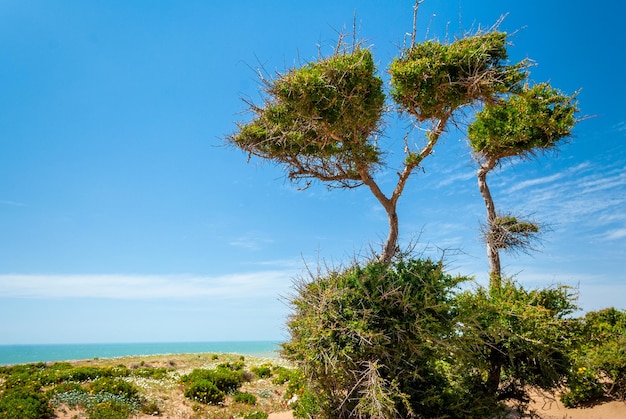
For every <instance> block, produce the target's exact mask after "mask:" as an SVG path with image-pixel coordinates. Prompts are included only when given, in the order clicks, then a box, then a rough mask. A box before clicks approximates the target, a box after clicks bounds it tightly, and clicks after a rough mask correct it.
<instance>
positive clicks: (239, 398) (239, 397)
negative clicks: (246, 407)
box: [233, 392, 256, 405]
mask: <svg viewBox="0 0 626 419" xmlns="http://www.w3.org/2000/svg"><path fill="white" fill-rule="evenodd" d="M233 400H234V401H235V402H236V403H244V404H251V405H255V404H256V397H255V396H254V395H253V394H250V393H247V392H244V393H236V394H235V395H234V396H233Z"/></svg>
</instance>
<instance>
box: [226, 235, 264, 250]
mask: <svg viewBox="0 0 626 419" xmlns="http://www.w3.org/2000/svg"><path fill="white" fill-rule="evenodd" d="M273 242H274V240H273V239H271V238H270V237H268V236H266V235H264V234H262V233H258V232H252V233H248V234H245V235H242V236H239V237H236V238H234V239H232V240H230V241H229V242H228V244H229V245H230V246H234V247H239V248H242V249H247V250H261V249H262V248H263V246H264V245H267V244H270V243H273Z"/></svg>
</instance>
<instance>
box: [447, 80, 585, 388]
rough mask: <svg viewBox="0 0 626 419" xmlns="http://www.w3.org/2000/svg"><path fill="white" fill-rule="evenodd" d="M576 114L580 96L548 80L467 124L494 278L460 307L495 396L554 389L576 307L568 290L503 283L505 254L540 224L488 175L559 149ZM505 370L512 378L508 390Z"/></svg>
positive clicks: (473, 354) (526, 244) (475, 358)
mask: <svg viewBox="0 0 626 419" xmlns="http://www.w3.org/2000/svg"><path fill="white" fill-rule="evenodd" d="M577 111H578V108H577V103H576V94H574V95H571V96H569V95H565V94H563V93H561V92H559V91H558V90H556V89H554V88H552V87H551V86H550V85H549V84H548V83H540V84H537V85H535V86H533V87H529V86H528V85H527V84H526V85H523V86H521V87H519V88H518V89H514V91H512V93H511V94H509V95H507V96H505V97H503V98H501V99H499V100H496V101H493V102H491V103H486V104H485V106H484V108H483V109H482V110H481V111H480V112H478V113H477V115H476V119H475V120H474V122H472V123H471V124H470V126H469V128H468V137H469V142H470V145H471V147H472V149H473V151H474V153H475V156H476V157H477V160H478V163H479V168H478V171H477V177H478V186H479V189H480V193H481V195H482V197H483V199H484V201H485V207H486V209H487V221H486V224H485V226H484V232H483V233H484V239H485V242H486V245H487V257H488V259H489V267H490V283H489V292H487V293H486V292H483V291H480V290H479V291H478V292H477V293H475V294H471V293H466V294H465V295H462V296H461V299H460V300H459V306H460V307H461V309H460V311H461V313H462V316H465V317H467V318H472V320H469V321H466V322H465V329H464V333H463V336H464V338H465V339H466V340H468V341H471V340H472V339H474V338H476V342H480V343H477V344H473V345H471V349H469V350H467V351H465V353H466V354H467V356H468V357H469V358H470V359H471V361H470V363H472V364H481V363H483V364H484V365H485V369H486V372H487V374H486V378H485V382H484V389H485V392H486V394H487V395H488V397H496V396H498V397H500V398H509V397H513V398H515V397H518V396H519V395H522V396H521V398H522V399H523V398H524V397H525V395H526V394H525V391H526V390H524V387H525V385H527V384H532V385H538V386H540V387H542V388H546V389H549V388H553V387H554V386H555V385H556V383H557V382H558V380H559V379H560V378H561V377H562V376H563V375H564V374H565V372H566V371H567V367H568V360H567V357H566V356H565V355H564V353H565V352H566V348H567V345H568V337H567V332H566V329H567V322H566V321H564V320H563V318H564V315H567V314H570V313H571V312H572V311H573V310H574V309H575V305H574V303H573V300H574V299H573V296H572V295H571V293H569V291H568V289H567V287H559V288H557V289H555V290H540V291H532V292H530V293H528V292H527V291H525V290H524V289H523V288H521V287H519V288H518V287H517V286H516V285H515V284H513V283H512V282H508V281H505V282H504V284H503V281H502V268H501V264H500V251H501V250H506V251H516V250H520V249H521V250H528V249H529V248H530V247H531V245H532V241H533V238H534V237H535V235H536V234H538V233H539V226H538V225H537V224H536V223H535V222H532V221H526V220H523V219H521V218H520V217H517V216H514V215H511V214H503V213H499V212H498V211H497V210H496V206H495V203H494V200H493V197H492V195H491V192H490V190H489V185H488V183H487V175H488V174H489V172H491V171H492V170H493V169H494V168H496V167H498V165H499V164H500V163H501V162H502V161H504V160H507V159H523V158H529V157H533V156H535V155H537V154H540V153H545V152H547V151H549V150H553V149H555V148H556V147H558V145H559V144H560V143H561V142H562V141H563V140H564V139H565V138H567V137H569V136H570V135H571V131H572V129H573V127H574V125H575V123H576V117H575V114H576V112H577ZM546 296H550V298H546ZM538 297H541V298H538ZM472 313H473V314H472ZM472 315H473V317H472ZM530 326H532V327H530ZM533 327H534V329H533ZM555 331H558V333H556V334H555ZM527 336H532V340H528V339H527ZM555 337H556V340H555ZM533 369H534V370H536V371H532V370H533ZM503 371H504V372H506V373H507V377H508V384H507V385H506V386H504V387H505V388H504V389H503V388H501V382H502V373H503ZM480 380H482V378H481V379H480ZM515 394H518V396H515Z"/></svg>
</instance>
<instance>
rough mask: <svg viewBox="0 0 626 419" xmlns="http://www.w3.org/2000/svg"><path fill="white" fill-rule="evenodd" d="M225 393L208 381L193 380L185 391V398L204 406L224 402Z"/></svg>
mask: <svg viewBox="0 0 626 419" xmlns="http://www.w3.org/2000/svg"><path fill="white" fill-rule="evenodd" d="M225 396H226V395H225V393H224V392H223V391H222V390H220V389H219V388H217V386H216V385H215V384H214V383H213V382H212V381H209V380H206V379H199V380H195V381H193V382H192V383H191V385H189V387H188V388H187V389H186V390H185V397H187V398H190V399H192V400H196V401H198V402H200V403H205V404H220V403H222V402H223V401H224V397H225Z"/></svg>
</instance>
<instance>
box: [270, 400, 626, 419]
mask: <svg viewBox="0 0 626 419" xmlns="http://www.w3.org/2000/svg"><path fill="white" fill-rule="evenodd" d="M531 408H532V409H533V410H534V411H535V412H536V414H537V415H539V417H541V418H542V419H626V402H617V401H610V402H606V403H602V404H598V405H595V406H591V407H581V408H577V409H568V408H566V407H565V406H563V405H562V404H561V402H559V401H557V400H548V399H544V398H542V397H535V399H534V400H533V402H532V403H531ZM517 417H518V416H516V415H513V416H512V417H511V419H515V418H517ZM269 419H293V414H292V413H291V412H281V413H272V414H271V415H269Z"/></svg>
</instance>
